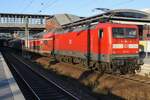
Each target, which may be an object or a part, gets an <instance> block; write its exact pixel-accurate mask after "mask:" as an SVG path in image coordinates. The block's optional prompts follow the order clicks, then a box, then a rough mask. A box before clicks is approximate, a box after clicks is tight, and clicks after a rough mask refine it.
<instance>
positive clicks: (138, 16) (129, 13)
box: [62, 9, 150, 28]
mask: <svg viewBox="0 0 150 100" xmlns="http://www.w3.org/2000/svg"><path fill="white" fill-rule="evenodd" d="M112 19H113V20H127V21H138V22H139V21H140V22H148V23H150V14H149V13H146V12H143V11H139V10H133V9H117V10H110V11H108V12H105V13H102V14H98V15H96V16H92V17H87V18H83V19H81V20H78V21H75V22H72V23H69V24H65V25H63V26H62V27H63V28H68V27H73V26H79V25H84V24H90V23H93V22H98V21H102V22H108V21H110V20H112Z"/></svg>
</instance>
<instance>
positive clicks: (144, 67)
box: [138, 58, 150, 77]
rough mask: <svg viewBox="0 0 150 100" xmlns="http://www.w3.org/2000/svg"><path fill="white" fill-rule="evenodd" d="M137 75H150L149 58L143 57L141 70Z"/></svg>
mask: <svg viewBox="0 0 150 100" xmlns="http://www.w3.org/2000/svg"><path fill="white" fill-rule="evenodd" d="M138 74H139V75H142V76H146V77H150V58H145V59H144V65H142V66H141V72H140V73H138Z"/></svg>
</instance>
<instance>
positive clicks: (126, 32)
mask: <svg viewBox="0 0 150 100" xmlns="http://www.w3.org/2000/svg"><path fill="white" fill-rule="evenodd" d="M112 33H113V37H114V38H136V37H137V30H136V29H135V28H113V29H112Z"/></svg>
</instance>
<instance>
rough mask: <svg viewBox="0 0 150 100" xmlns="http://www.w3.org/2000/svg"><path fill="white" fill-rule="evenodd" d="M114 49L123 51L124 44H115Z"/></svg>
mask: <svg viewBox="0 0 150 100" xmlns="http://www.w3.org/2000/svg"><path fill="white" fill-rule="evenodd" d="M112 48H114V49H122V48H123V44H113V46H112Z"/></svg>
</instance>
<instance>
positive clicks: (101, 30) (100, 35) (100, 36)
mask: <svg viewBox="0 0 150 100" xmlns="http://www.w3.org/2000/svg"><path fill="white" fill-rule="evenodd" d="M103 33H104V32H103V29H99V31H98V37H99V38H102V37H103Z"/></svg>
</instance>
